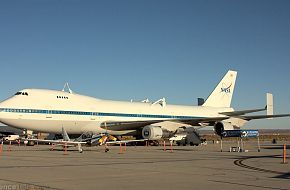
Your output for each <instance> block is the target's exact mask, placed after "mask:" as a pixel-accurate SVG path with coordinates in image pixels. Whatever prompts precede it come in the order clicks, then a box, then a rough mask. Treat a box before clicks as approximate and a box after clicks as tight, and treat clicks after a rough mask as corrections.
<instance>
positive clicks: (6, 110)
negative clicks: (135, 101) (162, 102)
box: [0, 108, 193, 119]
mask: <svg viewBox="0 0 290 190" xmlns="http://www.w3.org/2000/svg"><path fill="white" fill-rule="evenodd" d="M0 111H4V112H17V113H44V114H66V115H93V116H116V117H146V118H178V119H192V118H193V117H191V116H173V115H148V114H124V113H102V112H80V111H61V110H36V109H10V108H0Z"/></svg>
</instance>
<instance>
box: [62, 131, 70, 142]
mask: <svg viewBox="0 0 290 190" xmlns="http://www.w3.org/2000/svg"><path fill="white" fill-rule="evenodd" d="M61 135H62V138H63V140H64V141H70V139H69V136H68V134H67V132H66V130H65V129H64V128H62V134H61Z"/></svg>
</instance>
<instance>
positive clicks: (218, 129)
mask: <svg viewBox="0 0 290 190" xmlns="http://www.w3.org/2000/svg"><path fill="white" fill-rule="evenodd" d="M236 128H237V127H235V126H233V125H232V124H231V123H228V122H223V121H219V122H217V123H216V124H215V125H214V131H215V133H216V134H218V135H219V136H222V134H223V132H224V131H226V130H234V129H236Z"/></svg>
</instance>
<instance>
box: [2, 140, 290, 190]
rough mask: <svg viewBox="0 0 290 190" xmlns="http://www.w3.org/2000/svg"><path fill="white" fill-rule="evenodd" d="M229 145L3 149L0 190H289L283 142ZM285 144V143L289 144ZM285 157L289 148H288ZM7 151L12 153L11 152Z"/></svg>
mask: <svg viewBox="0 0 290 190" xmlns="http://www.w3.org/2000/svg"><path fill="white" fill-rule="evenodd" d="M236 145H237V144H236V143H233V142H223V152H221V151H220V148H221V147H220V144H212V143H209V144H208V145H206V146H199V147H191V146H180V147H178V146H173V150H172V152H171V151H170V147H169V146H167V147H166V148H167V150H166V151H164V150H163V146H157V147H156V146H148V147H144V146H137V147H135V146H127V147H126V151H125V150H124V148H125V147H124V146H123V147H122V152H121V151H120V147H119V146H111V147H110V151H109V152H107V153H105V151H104V150H105V147H84V152H83V153H79V152H78V151H77V149H76V148H70V149H68V151H67V152H64V151H63V150H62V149H61V148H60V149H57V150H54V151H49V148H50V146H48V145H38V146H33V147H29V146H24V145H21V146H20V147H19V146H18V145H12V146H11V147H10V148H9V145H4V146H3V147H2V149H3V150H2V151H0V190H14V189H15V190H18V189H20V190H28V189H118V190H119V189H120V190H123V189H126V190H127V189H134V190H135V189H138V190H143V189H146V190H148V189H178V190H181V189H202V190H204V189H206V190H209V189H230V190H235V189H278V190H286V189H290V164H281V162H282V161H283V159H282V153H283V149H282V148H283V146H282V143H280V144H275V145H272V144H270V143H263V142H261V151H260V152H258V151H257V145H256V143H253V142H251V143H249V142H246V143H245V144H244V149H245V150H246V152H229V148H230V147H231V146H236ZM288 145H289V142H288ZM287 148H288V149H287V151H288V156H289V152H290V150H289V147H287ZM9 149H10V150H11V151H9Z"/></svg>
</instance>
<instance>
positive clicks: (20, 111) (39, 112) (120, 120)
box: [0, 70, 290, 140]
mask: <svg viewBox="0 0 290 190" xmlns="http://www.w3.org/2000/svg"><path fill="white" fill-rule="evenodd" d="M236 77H237V72H236V71H231V70H230V71H228V72H227V73H226V75H225V76H224V77H223V79H222V80H221V81H220V83H219V84H218V85H217V86H216V88H215V89H214V90H213V92H212V93H211V94H210V96H209V97H208V98H207V100H206V101H205V102H204V103H203V104H202V105H200V106H182V105H169V104H166V101H165V99H164V98H163V99H160V100H159V101H156V102H153V103H150V102H148V101H146V102H124V101H112V100H102V99H97V98H93V97H89V96H84V95H80V94H76V93H73V92H71V91H70V92H65V91H57V90H44V89H23V90H21V91H19V92H17V93H16V94H15V95H14V96H12V97H11V98H9V99H7V100H5V101H3V102H1V103H0V121H1V122H2V123H4V124H6V125H9V126H13V127H16V128H20V129H26V130H32V131H39V132H48V133H58V134H60V133H61V132H62V129H63V128H64V129H65V130H66V131H67V133H68V134H82V133H87V132H92V133H95V134H98V133H109V134H111V135H135V136H137V135H138V134H139V135H142V137H143V138H144V139H149V140H157V139H161V138H167V137H171V136H173V135H175V134H177V133H178V131H180V130H182V129H183V128H184V127H188V126H199V127H203V126H213V127H214V130H215V132H216V133H217V134H218V135H221V134H222V132H223V131H224V130H233V129H239V128H240V127H241V126H242V125H244V124H245V123H246V122H248V121H250V120H252V119H263V118H274V117H286V116H290V114H280V115H273V113H272V108H273V103H272V96H271V94H268V101H267V102H268V103H267V104H268V105H267V115H247V114H248V113H253V112H258V111H263V110H266V108H262V109H252V110H242V111H235V110H234V109H233V108H231V106H230V105H231V100H232V96H233V92H234V87H235V81H236Z"/></svg>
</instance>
